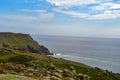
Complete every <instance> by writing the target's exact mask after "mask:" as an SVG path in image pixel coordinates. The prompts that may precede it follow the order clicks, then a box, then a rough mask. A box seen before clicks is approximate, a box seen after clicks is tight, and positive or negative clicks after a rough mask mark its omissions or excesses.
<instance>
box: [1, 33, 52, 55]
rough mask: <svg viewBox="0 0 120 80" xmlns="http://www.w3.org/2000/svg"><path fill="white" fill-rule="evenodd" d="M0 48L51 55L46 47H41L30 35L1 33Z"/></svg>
mask: <svg viewBox="0 0 120 80" xmlns="http://www.w3.org/2000/svg"><path fill="white" fill-rule="evenodd" d="M0 47H7V48H11V49H14V50H22V51H29V52H32V53H41V54H47V55H49V54H50V52H49V50H48V49H47V48H46V47H44V46H43V45H39V44H38V42H36V41H35V40H33V38H32V37H31V36H30V35H28V34H21V33H10V32H1V33H0Z"/></svg>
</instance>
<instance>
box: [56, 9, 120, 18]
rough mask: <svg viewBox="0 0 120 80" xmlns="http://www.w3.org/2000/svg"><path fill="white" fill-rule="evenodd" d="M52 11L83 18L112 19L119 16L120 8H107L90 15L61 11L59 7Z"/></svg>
mask: <svg viewBox="0 0 120 80" xmlns="http://www.w3.org/2000/svg"><path fill="white" fill-rule="evenodd" d="M54 11H56V12H59V13H63V14H67V15H70V16H72V17H77V18H85V19H114V18H118V17H120V10H112V11H111V10H107V11H104V12H103V13H101V14H95V15H90V14H86V13H80V12H76V11H63V10H60V9H54Z"/></svg>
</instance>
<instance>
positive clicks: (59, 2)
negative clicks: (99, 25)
mask: <svg viewBox="0 0 120 80" xmlns="http://www.w3.org/2000/svg"><path fill="white" fill-rule="evenodd" d="M47 1H48V2H50V3H51V4H53V5H56V6H80V5H84V4H92V3H97V0H47Z"/></svg>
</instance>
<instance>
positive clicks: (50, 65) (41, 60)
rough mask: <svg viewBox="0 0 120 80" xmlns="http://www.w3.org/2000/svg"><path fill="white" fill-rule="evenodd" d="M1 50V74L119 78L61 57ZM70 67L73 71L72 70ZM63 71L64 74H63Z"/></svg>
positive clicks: (91, 79)
mask: <svg viewBox="0 0 120 80" xmlns="http://www.w3.org/2000/svg"><path fill="white" fill-rule="evenodd" d="M1 51H3V53H4V52H6V53H5V54H4V55H3V53H0V61H1V63H0V73H1V74H6V73H7V74H8V73H9V74H14V75H21V74H22V75H23V76H28V77H33V78H36V79H38V78H40V79H41V80H43V78H46V77H48V76H49V77H53V76H56V75H57V77H59V76H62V79H51V80H78V79H77V77H78V75H79V76H81V77H85V76H87V78H86V80H120V74H115V73H112V72H108V71H105V70H101V69H99V68H93V67H90V66H87V65H84V64H80V63H77V62H72V61H68V60H64V59H61V58H53V57H50V56H45V55H42V54H33V53H30V52H25V53H24V52H20V51H15V50H14V51H11V50H9V49H7V48H1ZM5 59H6V60H5ZM4 60H5V61H4ZM71 67H72V68H71ZM72 69H73V71H74V72H72ZM57 71H59V73H56V72H57ZM65 71H66V74H64V73H65ZM32 73H34V74H32ZM38 74H39V75H38ZM40 74H41V75H42V76H41V75H40ZM88 78H89V79H88ZM3 80H4V79H3ZM46 80H47V79H46ZM81 80H82V79H81Z"/></svg>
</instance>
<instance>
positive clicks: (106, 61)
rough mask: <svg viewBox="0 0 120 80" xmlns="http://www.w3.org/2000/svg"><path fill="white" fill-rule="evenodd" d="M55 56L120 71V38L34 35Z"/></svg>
mask: <svg viewBox="0 0 120 80" xmlns="http://www.w3.org/2000/svg"><path fill="white" fill-rule="evenodd" d="M33 37H34V39H35V40H37V41H38V42H39V43H40V44H42V45H44V46H46V47H47V48H48V49H49V50H50V52H52V53H55V55H54V57H58V58H64V59H68V60H72V61H76V62H80V63H84V64H87V65H90V66H93V67H99V68H102V69H104V70H106V69H107V70H109V71H112V72H118V73H120V39H115V38H88V37H68V36H67V37H65V36H41V35H34V36H33Z"/></svg>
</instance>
